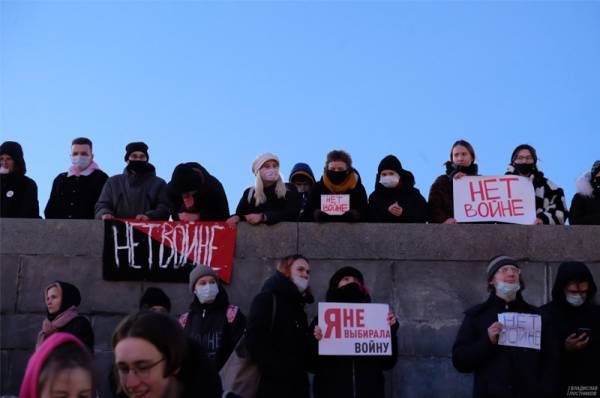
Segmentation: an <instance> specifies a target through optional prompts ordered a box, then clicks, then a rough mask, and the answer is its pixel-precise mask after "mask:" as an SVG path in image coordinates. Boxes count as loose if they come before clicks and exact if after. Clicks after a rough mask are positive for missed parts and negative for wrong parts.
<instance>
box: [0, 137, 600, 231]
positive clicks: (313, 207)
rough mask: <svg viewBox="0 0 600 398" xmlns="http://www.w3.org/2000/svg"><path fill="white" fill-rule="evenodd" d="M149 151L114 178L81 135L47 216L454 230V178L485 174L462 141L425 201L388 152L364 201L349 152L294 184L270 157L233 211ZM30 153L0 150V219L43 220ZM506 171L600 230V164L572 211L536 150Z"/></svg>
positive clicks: (202, 172)
mask: <svg viewBox="0 0 600 398" xmlns="http://www.w3.org/2000/svg"><path fill="white" fill-rule="evenodd" d="M149 160H150V155H149V148H148V146H147V145H146V144H145V143H143V142H131V143H129V144H128V145H127V146H126V148H125V156H124V161H125V163H126V165H125V168H124V170H123V173H122V174H118V175H115V176H112V177H110V178H109V177H108V176H107V175H106V174H105V173H104V172H103V171H102V170H100V167H99V166H98V164H96V162H94V154H93V146H92V141H91V140H89V139H88V138H83V137H82V138H76V139H74V140H73V141H72V145H71V165H70V166H69V167H68V170H67V171H66V172H63V173H61V174H59V175H58V176H57V177H56V178H55V180H54V182H53V184H52V191H51V194H50V198H49V200H48V203H47V205H46V208H45V210H44V214H45V216H46V218H64V219H93V218H96V219H103V220H106V219H111V218H115V217H116V218H135V219H138V220H169V219H172V220H183V221H227V223H228V224H229V225H232V226H233V225H235V224H237V223H239V222H247V223H249V224H253V225H257V224H267V225H270V224H275V223H278V222H281V221H316V222H336V221H337V222H386V223H426V222H430V223H445V224H455V223H456V222H457V221H456V219H455V218H454V214H453V213H454V209H453V180H454V179H460V178H462V177H464V176H475V175H478V165H477V162H476V156H475V150H474V148H473V146H472V145H471V144H470V143H469V142H467V141H465V140H459V141H456V142H455V143H454V144H453V145H452V147H451V149H450V154H449V158H448V160H447V161H446V162H445V168H446V171H445V173H444V174H442V175H440V176H439V177H437V178H436V179H435V181H434V182H433V184H432V185H431V189H430V191H429V198H428V200H427V201H426V200H425V198H424V197H423V196H422V195H421V193H420V192H419V190H418V189H417V188H415V177H414V174H413V173H411V172H410V171H408V170H406V169H404V168H403V167H402V163H401V162H400V160H399V159H398V158H397V157H395V156H393V155H388V156H386V157H385V158H383V159H382V160H381V162H380V164H379V167H378V168H377V175H376V177H375V188H374V190H373V192H372V193H371V194H370V195H369V196H367V191H366V189H365V187H364V185H363V180H362V178H361V175H360V173H359V172H358V170H356V169H355V168H354V167H353V163H352V157H351V155H350V154H349V153H347V152H345V151H343V150H333V151H331V152H329V153H328V154H327V157H326V161H325V166H324V168H323V171H322V175H321V178H320V179H319V180H318V181H317V179H316V178H315V175H314V174H313V171H312V169H311V168H310V166H309V165H308V164H306V163H297V164H295V165H294V167H293V168H292V170H291V173H290V179H289V182H285V181H284V180H283V177H282V174H281V173H280V165H281V163H280V160H279V158H278V157H277V156H276V155H275V154H272V153H264V154H261V155H259V156H258V157H257V158H256V159H255V160H254V162H252V169H251V170H252V174H253V175H254V176H255V183H254V185H253V186H251V187H249V188H247V189H246V190H245V191H244V192H243V193H242V196H241V198H240V199H239V202H238V205H237V207H236V209H235V212H234V213H230V210H229V203H228V200H227V197H226V195H225V191H224V189H223V186H222V184H221V182H220V181H219V180H218V179H217V178H216V177H214V176H213V175H211V174H210V172H209V171H208V170H206V169H205V168H204V167H203V166H202V165H200V164H199V163H196V162H188V163H181V164H179V165H178V166H177V167H176V168H175V170H174V171H173V175H172V176H171V181H170V182H169V183H167V182H165V181H164V180H163V179H161V178H160V177H158V176H156V170H155V167H154V166H153V165H152V164H151V163H150V162H149ZM26 172H27V168H26V167H25V158H24V156H23V149H22V148H21V146H20V145H19V144H18V143H17V142H14V141H6V142H4V143H3V144H2V145H1V146H0V182H1V189H2V192H1V196H0V198H1V201H0V203H1V212H0V216H1V217H13V218H39V205H38V197H37V185H36V183H35V182H34V181H33V180H32V179H31V178H29V177H27V176H26V175H25V174H26ZM506 174H510V175H518V176H522V177H526V178H528V179H529V180H530V181H531V183H532V185H533V188H534V191H535V207H536V219H535V223H536V224H553V225H562V224H565V223H566V222H567V220H569V221H570V223H571V224H573V225H575V224H596V225H598V224H600V160H599V161H596V162H594V164H593V165H592V166H591V168H590V169H589V170H586V171H584V172H583V174H582V175H581V176H580V177H579V178H578V179H577V182H576V188H577V193H576V194H575V195H574V197H573V199H572V201H571V207H570V209H569V208H568V207H567V202H566V200H565V195H564V192H563V189H562V188H560V187H559V186H557V185H556V184H555V183H554V182H552V181H551V180H549V179H548V178H547V177H546V176H545V175H544V173H543V172H542V171H541V170H540V169H539V167H538V155H537V151H536V150H535V148H534V147H532V146H531V145H527V144H523V145H519V146H517V147H516V148H515V149H514V151H513V152H512V155H511V157H510V162H509V165H508V168H507V171H506ZM331 194H342V195H348V197H349V199H350V200H349V205H350V208H349V209H348V211H346V212H345V213H343V214H339V215H331V214H328V213H325V212H323V211H322V210H321V209H322V207H321V197H322V195H331Z"/></svg>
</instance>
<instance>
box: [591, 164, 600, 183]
mask: <svg viewBox="0 0 600 398" xmlns="http://www.w3.org/2000/svg"><path fill="white" fill-rule="evenodd" d="M599 171H600V160H596V161H595V162H594V165H593V166H592V179H593V178H594V177H596V174H598V172H599Z"/></svg>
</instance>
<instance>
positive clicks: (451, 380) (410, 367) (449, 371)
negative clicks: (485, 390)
mask: <svg viewBox="0 0 600 398" xmlns="http://www.w3.org/2000/svg"><path fill="white" fill-rule="evenodd" d="M472 388H473V387H472V376H471V375H464V374H461V373H458V371H456V370H455V369H454V367H453V366H452V362H451V360H450V359H449V358H436V357H428V358H427V357H406V356H400V357H399V358H398V363H397V364H396V367H395V368H394V370H393V379H392V390H393V395H391V396H393V397H394V398H465V397H470V396H471V395H472Z"/></svg>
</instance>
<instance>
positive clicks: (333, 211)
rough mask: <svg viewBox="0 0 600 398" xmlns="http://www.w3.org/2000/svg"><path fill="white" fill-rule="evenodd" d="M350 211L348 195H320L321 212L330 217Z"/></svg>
mask: <svg viewBox="0 0 600 398" xmlns="http://www.w3.org/2000/svg"><path fill="white" fill-rule="evenodd" d="M349 210H350V195H321V211H322V212H323V213H327V214H329V215H330V216H341V215H342V214H344V213H345V212H347V211H349Z"/></svg>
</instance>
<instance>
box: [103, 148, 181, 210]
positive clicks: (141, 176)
mask: <svg viewBox="0 0 600 398" xmlns="http://www.w3.org/2000/svg"><path fill="white" fill-rule="evenodd" d="M149 159H150V157H149V155H148V145H146V144H145V143H143V142H131V143H129V144H127V146H126V147H125V162H127V166H126V167H125V170H123V174H118V175H115V176H112V177H110V178H109V179H108V180H107V181H106V184H104V188H103V189H102V193H101V194H100V198H99V199H98V203H96V218H97V219H102V220H109V219H112V218H135V219H136V220H141V221H148V220H168V219H169V213H170V212H169V208H170V204H169V200H168V197H167V184H166V183H165V181H164V180H163V179H162V178H160V177H157V176H156V169H155V168H154V166H153V165H152V164H150V163H149V162H148V161H149Z"/></svg>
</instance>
